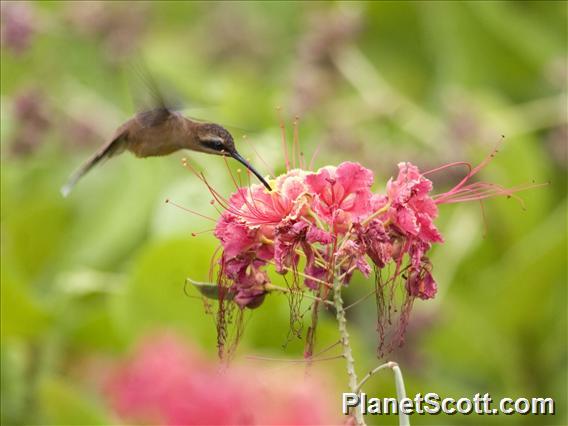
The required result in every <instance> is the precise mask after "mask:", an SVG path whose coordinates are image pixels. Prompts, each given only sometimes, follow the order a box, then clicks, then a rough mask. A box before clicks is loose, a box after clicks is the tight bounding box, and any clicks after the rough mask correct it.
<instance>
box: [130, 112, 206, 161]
mask: <svg viewBox="0 0 568 426" xmlns="http://www.w3.org/2000/svg"><path fill="white" fill-rule="evenodd" d="M156 114H160V112H159V111H156V112H152V111H150V112H144V113H140V114H137V115H136V116H135V117H133V118H131V119H130V120H129V121H128V122H127V123H125V125H126V126H125V135H124V141H125V148H126V149H127V150H128V151H130V152H132V153H133V154H134V155H136V156H137V157H154V156H162V155H168V154H171V153H172V152H175V151H179V150H180V149H196V147H197V144H198V143H197V138H196V135H195V123H193V122H192V121H191V120H188V119H187V118H185V117H183V116H182V115H181V114H179V113H177V112H170V113H169V114H168V115H166V116H163V117H161V118H160V120H159V121H157V120H156V117H155V115H156Z"/></svg>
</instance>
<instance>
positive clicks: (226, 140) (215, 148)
mask: <svg viewBox="0 0 568 426" xmlns="http://www.w3.org/2000/svg"><path fill="white" fill-rule="evenodd" d="M196 135H197V142H198V144H199V147H198V149H197V150H198V151H201V152H206V153H208V154H216V155H226V156H228V157H232V158H234V159H235V160H237V161H238V162H240V163H241V164H243V165H244V166H245V167H246V168H247V169H249V170H250V171H251V172H252V173H253V174H254V175H255V176H256V177H257V178H258V179H259V180H260V181H261V182H262V184H263V185H264V186H265V187H266V188H267V189H268V190H269V191H271V190H272V189H271V188H270V185H268V182H266V180H265V179H264V178H263V177H262V175H261V174H260V173H259V172H257V171H256V170H255V168H254V167H252V166H251V164H250V163H249V162H248V161H247V160H245V159H244V158H243V157H242V156H241V154H239V153H238V151H237V148H236V147H235V141H234V140H233V136H232V135H231V134H230V133H229V132H228V131H227V130H226V129H225V128H224V127H222V126H219V125H218V124H213V123H204V124H201V125H200V126H199V127H198V128H197V132H196Z"/></svg>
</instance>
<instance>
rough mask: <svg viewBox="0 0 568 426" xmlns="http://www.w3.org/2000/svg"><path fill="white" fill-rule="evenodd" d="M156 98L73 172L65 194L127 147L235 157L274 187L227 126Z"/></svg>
mask: <svg viewBox="0 0 568 426" xmlns="http://www.w3.org/2000/svg"><path fill="white" fill-rule="evenodd" d="M157 99H158V102H159V104H158V105H157V106H156V107H154V108H152V109H150V110H147V111H143V112H139V113H137V114H136V115H135V116H134V117H132V118H130V119H129V120H128V121H126V122H125V123H124V124H122V125H121V126H120V127H119V128H118V129H117V130H116V131H115V133H114V135H113V136H112V138H111V139H110V141H109V142H108V143H106V144H105V145H104V146H103V147H102V148H101V149H100V150H99V151H97V152H96V153H95V154H94V155H93V156H92V157H91V158H89V159H88V160H87V161H86V162H85V163H84V164H83V165H82V166H81V167H80V168H79V169H78V170H77V171H76V172H75V173H73V174H72V175H71V177H70V178H69V180H68V181H67V183H66V184H65V185H64V186H63V187H62V188H61V194H62V195H63V196H64V197H66V196H67V195H69V193H70V192H71V190H72V189H73V187H74V186H75V185H76V184H77V182H78V181H79V179H81V178H82V177H83V176H84V175H85V174H86V173H87V172H89V171H90V170H91V169H92V168H93V167H94V166H96V165H97V164H99V163H101V162H102V161H104V160H106V159H108V158H111V157H114V156H116V155H118V154H120V153H122V152H124V151H130V152H131V153H133V154H134V155H135V156H136V157H139V158H145V157H157V156H164V155H168V154H171V153H173V152H176V151H179V150H182V149H189V150H192V151H198V152H203V153H206V154H214V155H221V156H227V157H231V158H234V159H235V160H237V161H238V162H240V163H241V164H243V165H244V166H245V167H246V168H247V169H249V170H250V171H251V172H252V173H253V174H254V175H255V176H256V177H257V178H258V179H259V180H260V182H262V184H263V185H264V186H265V187H266V188H267V189H268V190H269V191H271V188H270V185H269V184H268V182H266V180H265V179H264V178H263V177H262V175H261V174H260V173H259V172H258V171H257V170H256V169H255V168H254V167H253V166H252V165H251V164H250V163H249V162H248V161H247V160H246V159H245V158H244V157H243V156H242V155H241V154H239V152H238V151H237V149H236V147H235V141H234V140H233V136H232V135H231V134H230V133H229V131H227V129H225V128H224V127H222V126H220V125H219V124H215V123H207V122H201V121H198V120H194V119H191V118H188V117H185V116H184V115H182V114H181V113H180V112H177V111H174V110H173V109H170V108H169V107H167V106H166V104H165V103H164V102H163V101H162V98H161V97H160V96H158V97H157Z"/></svg>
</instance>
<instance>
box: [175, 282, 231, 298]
mask: <svg viewBox="0 0 568 426" xmlns="http://www.w3.org/2000/svg"><path fill="white" fill-rule="evenodd" d="M186 283H189V284H191V285H193V286H194V287H195V288H196V289H197V290H198V291H199V292H200V293H201V294H202V295H203V296H205V297H207V298H208V299H214V300H219V290H220V289H219V286H218V285H217V284H212V283H202V282H199V281H193V280H192V279H191V278H187V279H186ZM221 290H223V289H221ZM224 291H225V292H226V293H225V296H224V299H225V300H233V297H235V292H234V291H232V290H230V289H226V290H224Z"/></svg>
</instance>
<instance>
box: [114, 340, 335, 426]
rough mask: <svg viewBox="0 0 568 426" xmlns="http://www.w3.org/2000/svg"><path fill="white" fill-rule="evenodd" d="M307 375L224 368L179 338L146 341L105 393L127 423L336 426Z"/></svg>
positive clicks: (318, 389)
mask: <svg viewBox="0 0 568 426" xmlns="http://www.w3.org/2000/svg"><path fill="white" fill-rule="evenodd" d="M322 389H328V392H329V389H330V388H329V386H327V387H324V386H323V385H322V383H320V382H318V381H316V379H313V378H312V379H309V380H305V379H304V377H303V374H300V375H295V374H291V373H290V372H287V373H286V374H275V373H274V372H273V371H266V370H264V369H263V368H259V367H258V366H257V365H255V366H254V368H253V367H247V366H242V365H241V366H238V365H234V366H230V367H228V368H226V369H221V368H220V365H218V364H217V363H215V362H212V361H210V360H207V359H206V358H205V357H204V356H203V355H201V354H200V353H198V352H197V351H196V350H195V349H192V348H189V347H187V346H185V345H184V344H183V343H182V342H181V340H180V339H178V338H176V337H174V336H172V335H162V336H154V337H150V338H148V339H146V340H145V341H144V342H143V343H142V345H140V346H139V347H138V349H137V350H136V352H135V353H134V355H133V356H132V357H131V358H130V359H128V360H126V361H123V362H122V363H121V364H120V365H118V366H117V367H116V368H115V369H114V372H113V373H112V375H111V378H110V380H109V383H108V385H107V387H106V391H107V392H106V393H107V395H108V399H109V402H110V405H111V407H112V408H113V409H114V411H115V412H116V413H117V415H118V416H119V417H120V419H121V420H123V421H125V422H128V423H138V424H148V423H151V424H161V425H176V426H180V425H206V424H215V425H236V424H239V425H242V424H282V425H284V424H286V425H292V424H294V425H301V424H331V423H334V420H335V423H337V419H334V418H333V416H332V415H331V414H332V413H333V412H334V411H336V410H333V409H332V406H331V404H330V402H331V399H333V398H332V396H331V395H330V393H331V392H330V393H328V394H326V392H322Z"/></svg>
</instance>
